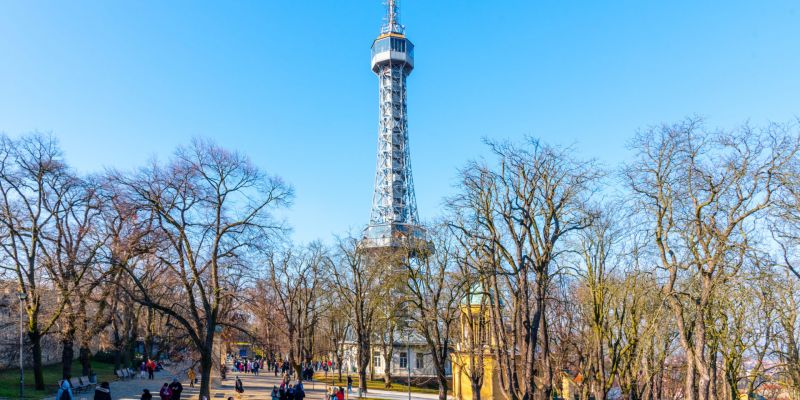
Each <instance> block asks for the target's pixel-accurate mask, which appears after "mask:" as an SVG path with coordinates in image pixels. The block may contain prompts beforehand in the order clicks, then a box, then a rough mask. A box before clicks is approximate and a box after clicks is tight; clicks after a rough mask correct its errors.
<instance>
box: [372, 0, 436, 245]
mask: <svg viewBox="0 0 800 400" xmlns="http://www.w3.org/2000/svg"><path fill="white" fill-rule="evenodd" d="M398 10H399V7H398V0H387V16H386V21H385V23H384V25H383V27H382V28H381V34H380V35H379V36H378V37H377V38H376V39H375V41H374V42H373V43H372V59H371V66H372V72H374V73H375V74H376V75H377V76H378V102H379V117H378V160H377V168H376V171H375V192H374V194H373V197H372V213H371V216H370V221H369V225H368V226H367V228H366V229H365V230H364V237H363V239H362V241H361V248H362V249H364V250H379V249H393V248H401V247H410V248H411V249H420V248H422V247H424V248H429V247H430V246H429V244H428V240H427V235H426V232H425V229H424V228H423V227H422V226H420V224H419V217H418V215H417V200H416V196H415V194H414V181H413V178H412V175H411V160H410V154H409V146H408V118H407V116H406V78H407V77H408V75H409V74H410V73H411V70H412V69H414V44H413V43H411V41H410V40H408V39H407V38H406V37H405V32H404V31H405V28H404V27H403V25H401V24H400V20H399V12H398Z"/></svg>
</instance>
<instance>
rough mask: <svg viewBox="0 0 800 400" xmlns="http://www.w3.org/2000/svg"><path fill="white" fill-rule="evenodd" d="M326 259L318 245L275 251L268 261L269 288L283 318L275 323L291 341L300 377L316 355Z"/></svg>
mask: <svg viewBox="0 0 800 400" xmlns="http://www.w3.org/2000/svg"><path fill="white" fill-rule="evenodd" d="M325 260H326V258H325V251H324V249H323V248H322V246H321V245H319V244H312V245H311V246H309V248H308V249H301V250H296V249H292V248H287V249H284V250H281V251H274V252H271V253H270V254H269V256H268V259H267V263H268V265H269V269H268V274H269V275H268V278H267V285H269V287H270V288H271V289H272V291H271V293H272V294H273V295H274V297H275V303H276V304H275V306H276V307H277V309H278V312H279V314H280V316H281V318H280V319H279V320H278V321H275V322H276V328H277V329H278V331H280V332H281V333H283V334H284V335H285V337H286V339H287V341H288V344H289V352H288V358H289V363H290V364H291V365H292V368H294V369H295V371H297V375H298V376H301V374H302V366H303V365H304V364H305V363H308V362H310V361H311V356H312V354H313V337H314V332H315V328H316V325H317V322H318V321H319V319H320V315H321V313H322V311H323V309H322V304H321V302H320V296H319V292H320V288H321V287H322V278H321V276H322V269H323V262H324V261H325Z"/></svg>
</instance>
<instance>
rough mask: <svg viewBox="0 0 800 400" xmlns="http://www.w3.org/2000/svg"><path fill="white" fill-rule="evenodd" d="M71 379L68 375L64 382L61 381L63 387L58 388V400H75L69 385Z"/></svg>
mask: <svg viewBox="0 0 800 400" xmlns="http://www.w3.org/2000/svg"><path fill="white" fill-rule="evenodd" d="M69 378H70V377H69V375H67V376H66V377H65V378H64V380H62V381H61V386H59V387H58V393H56V400H73V397H72V386H71V385H70V384H69Z"/></svg>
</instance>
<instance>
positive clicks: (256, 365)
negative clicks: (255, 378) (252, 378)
mask: <svg viewBox="0 0 800 400" xmlns="http://www.w3.org/2000/svg"><path fill="white" fill-rule="evenodd" d="M262 368H264V360H235V361H234V362H233V370H234V371H236V372H244V373H252V374H253V375H258V370H260V369H262Z"/></svg>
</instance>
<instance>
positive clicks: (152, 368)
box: [139, 358, 164, 380]
mask: <svg viewBox="0 0 800 400" xmlns="http://www.w3.org/2000/svg"><path fill="white" fill-rule="evenodd" d="M163 368H164V367H163V366H162V365H161V361H159V362H155V361H153V360H151V359H149V358H148V359H147V360H145V361H142V364H141V365H139V378H141V379H144V377H145V374H146V375H147V379H151V380H152V379H155V372H156V371H161V370H162V369H163Z"/></svg>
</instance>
